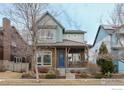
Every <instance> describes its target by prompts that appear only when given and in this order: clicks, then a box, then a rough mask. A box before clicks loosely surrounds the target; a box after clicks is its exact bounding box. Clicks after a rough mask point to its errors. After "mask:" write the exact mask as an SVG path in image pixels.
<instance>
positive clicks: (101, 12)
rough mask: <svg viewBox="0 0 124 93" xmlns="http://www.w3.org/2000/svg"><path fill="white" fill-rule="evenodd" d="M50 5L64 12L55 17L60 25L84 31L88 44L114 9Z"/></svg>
mask: <svg viewBox="0 0 124 93" xmlns="http://www.w3.org/2000/svg"><path fill="white" fill-rule="evenodd" d="M51 5H52V6H53V7H54V8H55V9H57V10H64V11H65V12H66V14H65V12H64V13H62V14H61V15H59V16H57V17H56V18H57V19H58V20H59V21H60V23H62V25H63V26H64V27H65V28H66V29H80V30H83V31H86V32H87V33H86V35H85V40H86V41H87V42H88V43H90V44H92V43H93V42H94V39H95V36H96V32H97V30H98V27H99V25H100V24H101V22H102V24H107V20H109V16H110V15H111V13H112V11H113V9H114V4H111V3H109V4H107V3H102V4H100V3H97V4H95V3H92V4H90V3H89V4H88V3H82V4H81V3H76V4H74V3H70V4H68V3H63V4H59V3H58V4H51ZM8 6H9V4H0V9H3V8H5V7H6V8H7V7H8ZM6 8H5V9H6ZM2 17H3V16H0V19H1V20H0V23H1V21H2ZM70 19H71V20H73V24H77V26H73V25H71V23H70V22H69V20H70ZM101 19H102V21H100V20H101Z"/></svg>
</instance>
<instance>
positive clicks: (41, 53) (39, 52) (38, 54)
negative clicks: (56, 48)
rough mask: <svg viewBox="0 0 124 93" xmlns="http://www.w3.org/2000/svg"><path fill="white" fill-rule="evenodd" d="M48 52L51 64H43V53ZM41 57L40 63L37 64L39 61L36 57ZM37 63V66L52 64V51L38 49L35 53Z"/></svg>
mask: <svg viewBox="0 0 124 93" xmlns="http://www.w3.org/2000/svg"><path fill="white" fill-rule="evenodd" d="M46 52H47V53H48V52H49V53H50V54H49V55H50V58H51V64H50V65H44V61H43V56H44V55H45V53H46ZM39 56H40V57H41V62H40V63H41V64H39V62H38V57H39ZM37 65H38V66H52V51H38V53H37Z"/></svg>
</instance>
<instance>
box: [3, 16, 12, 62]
mask: <svg viewBox="0 0 124 93" xmlns="http://www.w3.org/2000/svg"><path fill="white" fill-rule="evenodd" d="M10 24H11V23H10V20H9V19H7V18H3V60H9V61H10V59H11V25H10Z"/></svg>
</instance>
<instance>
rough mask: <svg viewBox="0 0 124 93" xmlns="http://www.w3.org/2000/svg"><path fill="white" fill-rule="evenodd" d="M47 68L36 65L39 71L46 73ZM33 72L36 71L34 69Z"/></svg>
mask: <svg viewBox="0 0 124 93" xmlns="http://www.w3.org/2000/svg"><path fill="white" fill-rule="evenodd" d="M48 71H49V69H48V68H45V67H38V72H39V73H48ZM34 72H35V73H36V71H35V70H34Z"/></svg>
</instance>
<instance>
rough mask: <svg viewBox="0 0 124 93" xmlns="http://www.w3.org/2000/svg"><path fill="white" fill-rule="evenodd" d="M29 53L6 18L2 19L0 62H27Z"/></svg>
mask: <svg viewBox="0 0 124 93" xmlns="http://www.w3.org/2000/svg"><path fill="white" fill-rule="evenodd" d="M30 57H31V51H30V47H29V45H28V44H27V43H26V42H25V41H24V40H23V38H22V37H21V35H20V34H19V33H18V31H17V30H16V28H15V27H14V26H11V22H10V20H9V19H7V18H3V27H0V60H8V61H14V62H29V61H30V60H29V59H30Z"/></svg>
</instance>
